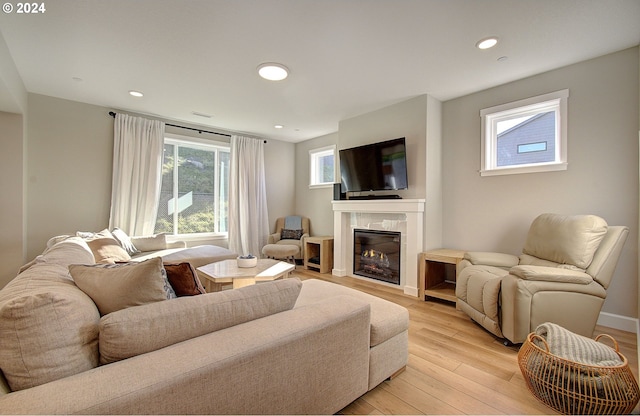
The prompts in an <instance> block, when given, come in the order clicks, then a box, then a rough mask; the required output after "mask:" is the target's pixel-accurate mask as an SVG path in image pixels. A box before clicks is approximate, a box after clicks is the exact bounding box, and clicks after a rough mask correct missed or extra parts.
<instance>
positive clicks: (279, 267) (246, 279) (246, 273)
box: [196, 259, 295, 292]
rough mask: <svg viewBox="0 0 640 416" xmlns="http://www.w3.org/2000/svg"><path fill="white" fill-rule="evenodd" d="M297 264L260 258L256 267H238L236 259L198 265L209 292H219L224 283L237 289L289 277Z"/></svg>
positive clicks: (199, 274)
mask: <svg viewBox="0 0 640 416" xmlns="http://www.w3.org/2000/svg"><path fill="white" fill-rule="evenodd" d="M294 269H295V265H293V264H291V263H286V262H284V261H278V260H272V259H258V263H257V264H256V267H238V262H237V261H236V260H235V259H232V260H223V261H218V262H215V263H210V264H207V265H205V266H201V267H198V268H197V269H196V270H197V271H198V276H202V277H204V278H205V281H206V282H203V283H206V285H205V288H206V290H207V292H218V291H220V290H222V287H223V286H224V285H228V284H229V283H231V284H233V288H234V289H237V288H240V287H244V286H249V285H254V284H255V283H256V282H264V281H269V280H276V279H280V278H287V277H289V272H291V271H292V270H294Z"/></svg>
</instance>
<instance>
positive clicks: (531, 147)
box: [518, 142, 547, 153]
mask: <svg viewBox="0 0 640 416" xmlns="http://www.w3.org/2000/svg"><path fill="white" fill-rule="evenodd" d="M546 150H547V142H539V143H527V144H521V145H518V153H531V152H544V151H546Z"/></svg>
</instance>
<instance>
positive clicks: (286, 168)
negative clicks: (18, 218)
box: [0, 94, 295, 278]
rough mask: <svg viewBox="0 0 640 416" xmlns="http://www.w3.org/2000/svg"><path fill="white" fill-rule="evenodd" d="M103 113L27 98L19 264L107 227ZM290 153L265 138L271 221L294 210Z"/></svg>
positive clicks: (108, 125)
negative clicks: (63, 239)
mask: <svg viewBox="0 0 640 416" xmlns="http://www.w3.org/2000/svg"><path fill="white" fill-rule="evenodd" d="M109 111H111V109H109V108H106V107H100V106H95V105H90V104H85V103H79V102H75V101H68V100H62V99H58V98H53V97H47V96H43V95H37V94H29V114H30V116H29V121H28V146H27V154H26V160H27V161H28V170H27V185H28V193H27V201H26V212H27V214H26V216H27V221H26V222H27V255H26V259H32V258H34V257H35V256H36V255H38V254H40V253H41V252H42V250H44V248H45V244H46V242H47V240H48V239H49V238H50V237H52V236H55V235H60V234H67V233H74V232H75V231H77V230H86V231H99V230H101V229H103V228H105V227H107V226H108V222H109V207H110V204H111V171H112V163H113V162H112V161H113V118H112V117H111V116H109V114H108V113H109ZM0 122H1V120H0ZM178 124H180V123H178ZM188 126H189V125H188ZM190 127H194V126H190ZM211 130H219V129H211ZM167 131H168V132H172V133H177V134H182V135H197V136H198V137H201V138H205V137H204V136H211V137H209V138H211V139H215V140H218V141H225V140H226V141H228V138H227V139H225V138H224V137H222V138H221V136H214V135H207V134H203V135H200V134H198V133H197V132H190V131H188V130H184V129H175V128H171V127H167ZM223 132H224V131H223ZM294 149H295V147H294V145H293V144H292V143H286V142H281V141H278V140H271V139H268V140H267V144H266V145H265V169H266V171H267V172H266V176H267V184H266V186H267V194H268V204H269V218H270V222H271V223H275V218H276V217H277V216H282V215H288V214H290V213H291V212H292V211H293V210H294V166H295V152H294ZM207 243H212V244H218V245H226V241H215V242H213V241H204V242H203V241H199V242H198V244H207ZM14 276H15V274H14ZM12 277H13V276H11V278H12Z"/></svg>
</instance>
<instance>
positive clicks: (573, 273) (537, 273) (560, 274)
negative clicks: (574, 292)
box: [509, 266, 593, 285]
mask: <svg viewBox="0 0 640 416" xmlns="http://www.w3.org/2000/svg"><path fill="white" fill-rule="evenodd" d="M509 273H511V274H512V275H514V276H517V277H519V278H520V279H524V280H536V281H541V282H556V283H577V284H581V285H588V284H590V283H592V282H593V277H591V276H590V275H589V274H587V273H585V272H583V271H579V270H572V269H563V268H560V267H546V266H515V267H512V268H511V269H510V270H509Z"/></svg>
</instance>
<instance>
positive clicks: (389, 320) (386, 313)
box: [295, 279, 409, 347]
mask: <svg viewBox="0 0 640 416" xmlns="http://www.w3.org/2000/svg"><path fill="white" fill-rule="evenodd" d="M340 295H349V296H351V297H355V298H357V299H360V300H362V301H364V302H367V303H368V304H369V305H371V345H370V346H371V347H374V346H376V345H378V344H381V343H383V342H385V341H387V340H388V339H391V338H393V337H394V336H396V335H398V334H400V333H402V332H404V331H406V330H408V329H409V311H407V309H406V308H404V307H402V306H400V305H396V304H395V303H392V302H389V301H387V300H384V299H381V298H378V297H376V296H373V295H370V294H368V293H363V292H360V291H358V290H355V289H351V288H348V287H344V286H340V285H338V284H335V283H329V282H325V281H322V280H317V279H309V280H305V281H304V282H303V283H302V290H301V291H300V296H298V300H297V302H296V306H295V307H296V308H298V307H301V306H305V305H310V304H314V303H317V302H320V301H323V300H324V299H328V298H331V297H334V296H340Z"/></svg>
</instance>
